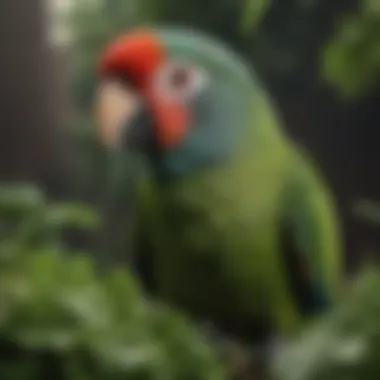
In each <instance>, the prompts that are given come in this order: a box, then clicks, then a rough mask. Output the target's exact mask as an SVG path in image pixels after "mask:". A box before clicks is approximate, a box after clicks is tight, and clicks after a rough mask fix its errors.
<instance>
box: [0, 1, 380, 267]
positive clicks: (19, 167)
mask: <svg viewBox="0 0 380 380" xmlns="http://www.w3.org/2000/svg"><path fill="white" fill-rule="evenodd" d="M0 7H1V8H0V17H1V18H2V20H1V22H0V30H1V33H0V46H1V48H2V59H1V63H0V65H1V66H0V67H1V70H0V83H1V87H0V105H1V116H0V127H1V128H2V132H1V139H0V144H1V149H0V152H1V160H0V176H1V179H8V178H10V179H28V178H33V179H38V180H39V181H42V182H43V183H44V186H46V187H48V188H49V191H50V192H52V193H54V194H55V195H57V196H58V195H59V196H66V195H68V194H69V193H70V192H72V191H75V192H76V194H77V195H78V196H79V193H78V189H76V190H74V187H77V185H78V183H77V182H78V181H77V178H76V176H75V174H74V172H75V171H76V170H78V166H80V165H84V163H83V162H84V161H85V160H84V159H83V158H82V159H78V161H75V160H74V159H73V153H72V152H73V149H75V148H73V144H72V142H70V139H67V138H65V136H67V133H65V132H67V130H70V131H71V130H73V131H74V132H73V133H78V132H79V130H83V129H85V128H86V125H87V126H88V125H89V124H91V121H90V109H91V101H92V96H93V88H94V84H95V76H94V75H95V68H96V62H97V61H96V59H97V56H98V54H99V52H100V51H101V49H102V47H103V46H104V45H105V43H106V42H107V41H110V40H112V38H114V37H115V36H116V35H118V34H119V33H121V32H122V31H124V30H127V29H128V28H130V27H132V26H134V25H141V24H150V23H169V22H170V23H174V24H181V25H189V26H192V27H196V28H199V29H202V30H205V31H207V32H208V33H210V34H212V35H215V36H217V37H219V38H221V39H223V40H224V41H226V42H228V43H229V44H230V45H231V46H232V47H233V48H234V49H235V50H236V51H238V52H239V53H241V54H242V55H244V56H245V58H246V59H247V61H248V62H250V63H251V64H252V67H254V68H255V70H257V72H258V73H259V74H260V76H261V77H262V78H263V80H264V82H265V83H266V85H267V87H268V89H269V91H270V93H271V95H272V97H273V99H274V100H275V102H276V103H277V104H278V106H279V108H280V111H281V113H282V115H283V117H284V120H285V122H286V128H287V131H288V133H289V134H290V135H291V136H292V137H293V138H294V140H296V141H298V142H299V143H301V144H302V145H304V146H305V147H306V148H307V149H308V150H309V151H310V152H311V153H312V155H313V156H314V157H315V159H316V160H317V162H318V163H319V165H320V166H321V167H322V169H323V171H324V173H325V176H326V177H327V179H328V181H329V182H330V184H331V186H332V188H333V189H334V191H335V193H336V195H337V198H338V201H339V207H340V211H341V216H342V218H343V220H344V223H345V235H346V241H347V250H348V258H349V260H348V263H349V268H353V267H355V265H356V263H357V262H358V256H359V255H360V253H361V252H367V254H368V253H369V252H375V251H379V250H380V233H379V229H378V227H377V226H374V225H373V223H370V222H369V221H368V220H363V219H360V218H358V217H357V215H355V213H354V212H353V211H352V207H353V204H355V202H357V201H358V200H361V199H365V200H369V201H371V202H373V201H376V200H377V199H378V197H379V194H380V179H379V175H378V174H379V171H378V162H379V160H380V150H379V149H378V141H379V132H378V124H379V121H380V117H379V112H380V111H379V94H380V93H379V89H378V83H379V80H378V79H379V70H380V63H379V62H380V57H379V55H380V42H379V33H380V32H379V22H380V21H379V17H380V16H379V13H380V9H379V2H378V1H376V0H356V1H355V0H346V1H344V2H343V1H341V2H337V1H327V0H326V1H322V0H321V1H315V0H281V1H280V0H278V1H277V0H256V1H255V0H239V1H236V0H202V1H198V0H191V1H190V0H186V1H183V2H181V4H179V2H177V1H174V0H76V1H71V0H46V1H42V0H31V1H28V2H24V1H21V0H12V1H2V2H1V5H0ZM89 129H91V127H89ZM62 132H64V133H63V134H62ZM63 135H64V136H63ZM77 151H79V154H80V153H81V151H83V149H82V148H79V149H77ZM95 167H97V168H98V170H97V171H98V172H100V169H99V165H95ZM88 170H90V169H88ZM86 173H87V172H86ZM91 175H93V177H94V175H95V176H96V173H92V174H91V173H90V171H88V176H91ZM97 175H98V177H101V175H100V173H98V174H97ZM88 180H89V181H90V182H91V181H95V182H91V183H92V185H89V184H87V185H86V186H87V188H86V190H84V187H86V186H85V185H84V184H82V185H81V186H82V188H81V189H82V190H81V195H80V196H81V197H82V198H83V197H84V198H87V199H89V197H90V194H89V193H88V192H90V193H92V195H91V196H92V197H96V196H97V195H96V194H95V193H96V192H97V191H98V190H99V189H98V190H97V187H98V186H99V187H100V186H101V182H99V183H98V184H96V179H95V178H91V180H90V179H88ZM99 181H101V180H99ZM90 182H89V183H90ZM58 193H59V194H58ZM98 193H99V194H100V193H101V191H100V190H99V191H98ZM70 196H72V194H71V195H70Z"/></svg>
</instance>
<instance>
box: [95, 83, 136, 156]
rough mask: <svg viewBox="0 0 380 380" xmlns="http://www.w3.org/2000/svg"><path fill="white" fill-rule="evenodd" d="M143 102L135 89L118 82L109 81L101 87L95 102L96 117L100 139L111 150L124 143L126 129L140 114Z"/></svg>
mask: <svg viewBox="0 0 380 380" xmlns="http://www.w3.org/2000/svg"><path fill="white" fill-rule="evenodd" d="M140 104H141V101H140V98H139V96H138V95H137V94H136V92H135V91H133V89H131V88H128V87H127V86H126V85H124V84H121V83H120V82H118V81H116V80H108V81H105V82H103V83H101V85H100V86H99V89H98V93H97V99H96V102H95V117H96V120H97V123H98V126H99V133H100V138H101V140H102V141H103V143H104V144H105V145H106V146H107V147H108V148H110V149H116V148H118V147H119V146H120V144H121V143H123V141H122V140H123V135H124V134H127V133H128V131H127V130H126V129H128V128H129V126H130V125H131V124H133V123H130V121H132V119H134V117H135V115H136V114H137V113H138V112H139V109H140V108H141V106H140Z"/></svg>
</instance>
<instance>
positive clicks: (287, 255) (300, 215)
mask: <svg viewBox="0 0 380 380" xmlns="http://www.w3.org/2000/svg"><path fill="white" fill-rule="evenodd" d="M284 215H285V218H284V220H283V221H282V225H281V240H282V241H281V244H282V248H283V253H282V255H283V258H284V263H285V268H286V272H287V274H288V278H289V283H290V285H291V290H292V292H293V294H294V297H295V299H296V300H297V303H298V306H299V308H300V310H301V311H302V312H303V313H305V314H314V313H318V312H321V311H323V310H324V309H326V308H327V307H328V306H329V305H330V304H331V302H332V301H333V300H334V299H335V297H336V296H337V292H338V288H339V284H340V280H341V278H340V276H341V271H342V268H341V234H340V229H339V225H338V219H337V215H336V213H335V206H334V202H333V199H332V196H331V195H330V193H329V191H328V188H327V187H326V186H325V185H324V183H323V181H322V180H321V179H320V178H319V176H318V174H317V173H316V170H315V168H314V167H313V166H312V165H311V164H310V163H309V161H308V159H307V158H306V156H305V155H301V154H299V153H297V155H296V156H295V159H294V160H293V162H292V166H291V181H290V185H289V186H288V187H287V191H286V202H285V214H284Z"/></svg>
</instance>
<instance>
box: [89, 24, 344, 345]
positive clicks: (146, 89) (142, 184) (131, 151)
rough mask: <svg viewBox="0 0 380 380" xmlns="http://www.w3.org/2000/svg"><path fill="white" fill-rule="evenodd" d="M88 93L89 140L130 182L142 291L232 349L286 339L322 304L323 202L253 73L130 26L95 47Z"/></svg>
mask: <svg viewBox="0 0 380 380" xmlns="http://www.w3.org/2000/svg"><path fill="white" fill-rule="evenodd" d="M98 82H99V83H98V87H99V92H98V98H97V104H96V107H95V109H96V110H97V116H96V118H97V121H98V125H99V131H100V134H101V137H102V140H103V142H104V143H105V144H106V145H107V146H108V147H109V149H110V150H111V152H113V153H114V154H115V156H118V155H122V156H123V157H125V159H126V160H127V161H128V160H129V162H130V168H131V170H132V171H133V172H134V173H135V174H134V175H133V176H131V178H133V179H131V187H133V188H134V189H135V203H136V227H135V230H134V241H135V244H134V247H135V248H134V256H135V258H136V260H135V263H136V266H137V267H140V268H142V269H141V272H139V273H140V274H141V278H142V281H143V282H144V283H145V284H146V289H147V291H148V293H150V292H151V293H152V294H155V296H157V297H159V298H160V299H161V300H163V301H165V302H166V303H167V304H169V305H173V306H175V307H178V308H179V309H181V310H183V311H185V312H187V313H188V315H190V316H192V317H193V318H195V319H197V320H199V321H210V322H211V323H212V324H213V325H214V326H216V328H218V329H220V331H223V332H226V334H230V335H231V336H236V337H239V339H241V340H242V341H244V342H258V341H261V340H265V339H267V337H268V336H269V335H270V334H277V335H278V336H284V337H289V336H292V335H293V334H295V333H296V332H297V331H299V330H300V329H301V328H302V326H304V325H305V324H306V323H308V322H309V321H312V320H314V319H315V318H316V317H318V316H320V315H322V314H323V313H325V312H326V311H327V310H328V309H329V308H330V307H332V306H333V305H334V303H335V302H336V300H337V299H338V298H339V294H340V288H341V282H342V279H341V277H342V265H343V259H342V251H343V244H342V238H341V226H340V223H339V216H338V212H337V207H336V202H335V198H334V194H333V191H332V190H330V188H329V186H328V184H327V181H326V180H325V179H324V176H323V174H322V173H321V171H320V170H319V168H318V166H317V164H316V163H315V162H314V160H313V159H312V158H311V156H310V155H309V154H308V153H307V152H306V149H305V148H302V147H301V146H300V145H298V144H297V143H296V142H294V141H293V140H292V139H291V137H289V136H288V135H287V133H286V131H285V127H284V122H283V121H282V118H281V115H280V112H279V111H278V110H277V107H276V105H275V103H274V102H273V101H272V100H271V98H270V96H269V93H268V92H267V91H266V89H265V86H264V84H263V83H262V82H261V80H260V78H259V75H258V74H257V72H256V71H255V70H254V68H251V67H250V66H249V65H248V64H246V63H245V61H244V59H243V58H242V57H240V55H239V54H238V53H236V52H235V51H233V49H232V48H231V47H229V46H228V45H227V44H225V43H224V42H222V41H219V40H217V38H214V37H212V36H209V35H207V34H206V33H204V32H200V31H196V30H192V29H191V28H186V27H177V26H166V27H140V28H138V27H136V28H135V29H132V30H129V31H127V32H125V33H124V34H122V35H121V36H119V37H118V38H116V39H115V40H114V41H111V42H110V43H109V45H108V46H106V47H105V49H104V51H103V53H102V54H101V56H100V60H99V68H98ZM107 104H108V105H107ZM119 173H120V170H119Z"/></svg>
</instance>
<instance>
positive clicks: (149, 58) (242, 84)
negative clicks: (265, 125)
mask: <svg viewBox="0 0 380 380" xmlns="http://www.w3.org/2000/svg"><path fill="white" fill-rule="evenodd" d="M99 75H100V91H99V96H98V101H97V107H96V109H97V112H98V113H97V117H98V120H99V125H100V131H101V136H102V139H103V141H104V142H106V143H107V144H108V146H110V147H111V148H113V149H116V148H117V149H129V150H134V151H136V150H137V151H139V152H140V153H143V155H144V156H145V157H146V158H147V159H148V160H149V162H150V165H151V167H152V168H153V170H154V172H155V174H156V175H157V176H163V177H177V176H181V175H183V174H185V173H188V172H192V171H197V170H202V169H204V168H207V167H209V166H210V165H217V164H220V163H222V162H224V161H226V160H228V159H229V157H231V155H232V154H233V152H234V151H235V150H236V149H238V144H239V143H240V142H241V141H244V139H245V138H246V137H247V129H248V128H247V126H248V125H249V118H250V116H251V115H252V113H253V112H254V111H253V110H252V106H254V104H252V103H253V102H252V94H253V92H252V90H254V83H255V82H254V78H252V76H251V74H250V73H249V72H248V70H247V69H246V67H245V65H244V64H243V63H242V62H241V61H240V59H239V58H238V57H237V56H236V55H235V54H234V53H232V52H231V51H230V50H229V49H228V48H226V47H224V46H223V45H222V44H221V43H219V42H217V41H215V40H213V39H212V38H209V37H207V36H204V35H203V34H200V33H198V32H193V31H191V30H183V29H175V28H173V29H170V28H169V29H141V30H135V31H131V32H129V33H127V34H125V35H123V36H121V37H120V38H119V39H117V40H116V41H115V42H114V43H112V44H111V45H110V46H109V47H108V48H107V49H106V51H105V53H104V54H103V56H102V58H101V63H100V74H99Z"/></svg>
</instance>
